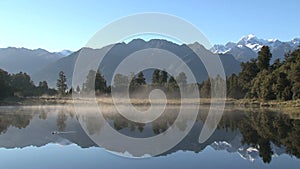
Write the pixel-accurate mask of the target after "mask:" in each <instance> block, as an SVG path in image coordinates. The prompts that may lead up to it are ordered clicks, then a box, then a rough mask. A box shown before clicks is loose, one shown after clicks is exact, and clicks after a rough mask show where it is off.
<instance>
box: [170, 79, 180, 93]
mask: <svg viewBox="0 0 300 169" xmlns="http://www.w3.org/2000/svg"><path fill="white" fill-rule="evenodd" d="M178 89H179V86H178V85H177V82H176V80H175V78H174V77H173V76H171V77H170V78H169V81H168V90H169V91H171V92H174V91H178Z"/></svg>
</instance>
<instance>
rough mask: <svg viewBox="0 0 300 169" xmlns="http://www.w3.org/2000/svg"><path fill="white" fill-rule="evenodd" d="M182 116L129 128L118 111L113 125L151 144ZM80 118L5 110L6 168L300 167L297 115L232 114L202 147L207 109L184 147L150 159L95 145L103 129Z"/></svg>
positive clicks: (0, 117) (2, 154) (1, 142)
mask: <svg viewBox="0 0 300 169" xmlns="http://www.w3.org/2000/svg"><path fill="white" fill-rule="evenodd" d="M83 114H84V113H83ZM176 115H177V112H176V108H174V109H170V110H168V112H166V113H164V114H163V115H162V117H160V118H159V119H157V120H155V121H153V122H151V123H149V124H139V123H135V122H132V121H128V120H126V119H125V118H124V117H122V116H120V115H117V114H116V113H114V112H111V113H107V115H105V118H106V120H107V121H108V122H109V124H110V125H111V126H112V127H113V128H114V129H115V130H117V131H118V132H120V133H122V134H125V135H128V136H130V137H132V136H135V137H140V138H143V137H151V136H155V135H157V134H160V133H163V132H165V131H166V130H167V129H168V127H169V126H170V125H171V124H172V123H173V122H174V120H175V119H176ZM79 116H80V115H78V114H75V113H74V111H73V109H72V108H71V107H66V106H35V107H0V166H1V167H0V168H1V169H2V168H3V169H20V168H22V169H35V168H37V169H41V168H43V169H47V168H49V169H54V168H55V169H57V168H63V169H68V168H72V169H73V168H82V169H86V168H93V169H94V168H122V169H124V168H130V169H134V168H149V169H153V168H170V169H171V168H229V169H232V168H243V169H247V168H272V169H276V168H279V169H282V168H289V169H293V168H295V169H296V168H300V160H299V158H300V120H299V119H300V118H299V117H297V115H294V116H293V117H291V116H288V115H286V114H285V113H282V112H280V111H271V110H256V109H252V110H226V111H225V113H224V115H223V117H222V119H221V122H220V123H219V125H218V128H217V130H216V131H215V132H214V134H213V135H212V136H211V137H210V138H209V139H208V140H207V141H206V142H204V143H202V144H200V143H199V142H198V138H199V133H200V131H201V129H202V126H203V122H204V120H205V118H206V116H207V110H206V109H203V110H202V109H201V110H200V112H199V114H198V117H197V120H196V123H195V124H194V126H193V128H192V129H191V131H190V132H189V134H188V135H187V136H186V137H185V138H184V139H183V140H182V141H181V142H180V143H179V144H178V145H176V146H175V147H173V148H172V149H170V150H168V151H166V152H164V153H162V154H159V155H157V156H155V157H149V158H142V159H134V158H126V157H121V156H118V155H116V154H114V153H111V152H108V151H106V149H105V148H103V147H101V146H98V145H97V144H95V143H94V142H93V141H92V139H91V138H90V137H89V136H88V134H87V133H86V132H88V133H89V134H91V133H93V132H97V131H98V130H100V128H101V124H99V123H97V121H95V120H93V119H95V118H93V117H87V118H88V119H89V120H87V121H86V125H87V126H88V127H87V131H85V130H84V129H83V128H82V127H81V125H80V123H79V120H78V119H79ZM187 116H188V115H187ZM188 123H189V118H187V119H186V120H184V121H182V122H181V123H180V124H179V125H176V127H177V128H178V129H179V130H184V128H185V127H186V126H187V124H188ZM110 151H111V150H110ZM115 153H122V152H115Z"/></svg>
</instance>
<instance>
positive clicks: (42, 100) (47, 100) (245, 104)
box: [0, 97, 300, 108]
mask: <svg viewBox="0 0 300 169" xmlns="http://www.w3.org/2000/svg"><path fill="white" fill-rule="evenodd" d="M91 100H94V98H91V99H88V98H87V99H75V100H73V98H72V97H27V98H17V97H12V98H7V99H3V100H0V106H30V105H61V104H73V103H74V101H75V102H77V103H88V102H90V101H91ZM114 101H116V102H117V103H121V104H128V103H132V104H133V105H135V106H146V105H150V102H149V100H148V99H130V100H128V99H123V98H120V99H115V100H114ZM97 102H98V103H99V104H104V105H113V104H114V102H113V100H112V99H111V98H109V97H97ZM212 102H213V103H214V104H218V103H220V104H222V103H223V101H222V100H221V99H215V100H213V101H212ZM163 103H164V101H163V100H159V99H158V100H154V101H153V102H152V104H154V105H162V104H163ZM182 103H183V104H199V105H207V106H209V105H210V104H211V99H209V98H200V99H183V100H182ZM180 104H181V100H180V99H169V100H168V102H167V105H180ZM225 106H233V107H241V108H298V107H300V100H290V101H277V100H270V101H260V100H250V99H239V100H236V99H226V101H225Z"/></svg>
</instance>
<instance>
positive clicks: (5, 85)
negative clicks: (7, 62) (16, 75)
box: [0, 69, 11, 98]
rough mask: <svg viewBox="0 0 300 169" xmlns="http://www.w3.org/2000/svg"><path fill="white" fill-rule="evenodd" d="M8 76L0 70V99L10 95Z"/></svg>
mask: <svg viewBox="0 0 300 169" xmlns="http://www.w3.org/2000/svg"><path fill="white" fill-rule="evenodd" d="M10 78H11V77H10V75H9V74H8V73H7V72H6V71H4V70H2V69H0V98H5V97H7V96H9V95H11V87H10Z"/></svg>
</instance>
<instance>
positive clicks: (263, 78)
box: [227, 46, 300, 100]
mask: <svg viewBox="0 0 300 169" xmlns="http://www.w3.org/2000/svg"><path fill="white" fill-rule="evenodd" d="M271 57H272V54H271V52H270V49H269V47H268V46H263V47H262V48H261V51H260V52H259V53H258V58H257V59H251V60H250V61H248V62H246V63H241V67H242V71H241V72H240V73H239V74H238V75H236V74H233V75H231V76H230V77H229V78H227V87H228V88H227V92H228V93H227V94H228V97H230V98H237V99H240V98H251V99H261V100H292V99H293V100H295V99H299V98H300V49H297V50H295V51H293V52H291V53H287V54H286V55H285V59H284V60H283V61H280V60H279V59H277V60H275V61H274V63H273V64H270V59H271Z"/></svg>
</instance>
